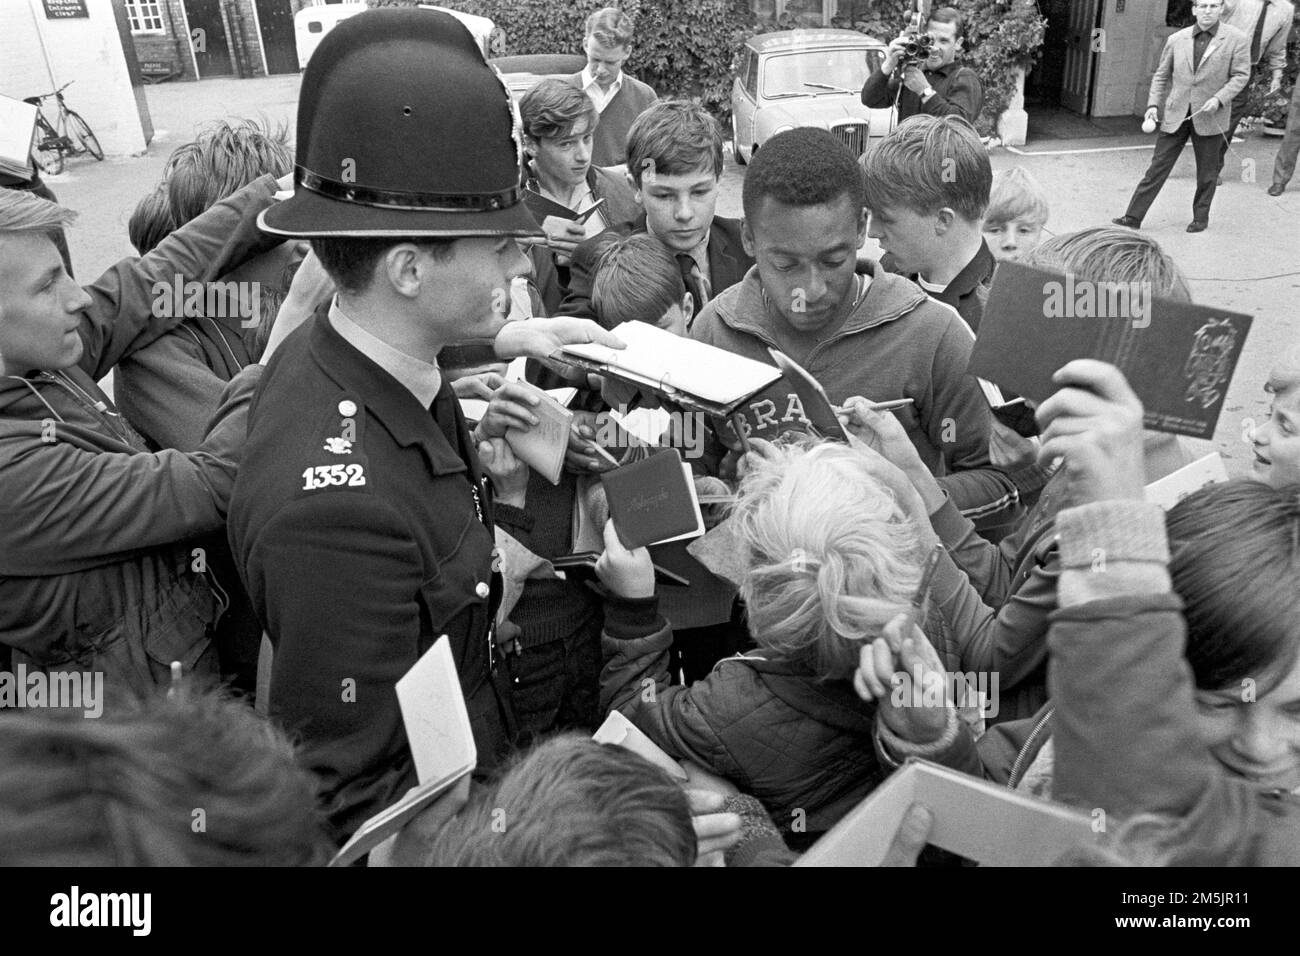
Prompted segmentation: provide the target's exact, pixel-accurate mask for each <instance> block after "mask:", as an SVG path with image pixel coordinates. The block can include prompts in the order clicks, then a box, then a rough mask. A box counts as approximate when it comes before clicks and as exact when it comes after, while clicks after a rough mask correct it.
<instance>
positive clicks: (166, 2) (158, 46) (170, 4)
mask: <svg viewBox="0 0 1300 956" xmlns="http://www.w3.org/2000/svg"><path fill="white" fill-rule="evenodd" d="M162 10H163V16H164V18H165V21H166V30H167V32H166V34H158V33H134V34H132V35H131V42H132V43H133V44H134V45H135V56H136V61H137V62H140V63H147V62H150V61H153V62H165V63H174V64H175V65H176V66H177V67H179V68H180V71H181V73H180V76H178V77H175V79H182V80H193V79H197V76H195V73H194V58H193V57H191V56H190V51H189V38H188V37H187V36H186V33H185V19H184V17H183V15H182V11H181V0H163V3H162Z"/></svg>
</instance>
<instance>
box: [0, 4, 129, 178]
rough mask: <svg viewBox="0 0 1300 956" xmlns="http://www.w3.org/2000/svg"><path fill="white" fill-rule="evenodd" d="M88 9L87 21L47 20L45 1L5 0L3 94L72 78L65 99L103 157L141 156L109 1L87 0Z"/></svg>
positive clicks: (0, 10)
mask: <svg viewBox="0 0 1300 956" xmlns="http://www.w3.org/2000/svg"><path fill="white" fill-rule="evenodd" d="M86 7H87V9H88V11H89V12H90V16H89V17H88V18H86V19H75V20H47V19H45V8H44V6H42V4H41V0H0V93H4V94H5V95H6V96H13V97H17V98H18V99H22V98H23V97H26V96H35V95H37V94H40V93H48V92H50V91H51V90H53V89H55V88H57V87H59V86H62V85H63V84H64V83H66V82H68V81H69V80H75V81H76V82H75V83H73V85H72V86H71V87H70V88H69V89H68V90H66V91H65V92H64V96H65V97H66V98H67V101H68V105H69V106H70V107H72V109H74V110H76V111H77V112H78V113H80V114H81V115H82V117H84V118H85V120H86V122H87V123H89V124H90V128H91V129H92V130H94V131H95V135H96V136H97V137H98V138H99V143H100V145H101V146H102V147H103V149H104V152H105V153H106V154H107V155H110V156H113V155H116V156H125V155H130V154H133V153H140V152H143V151H144V149H145V145H146V144H145V134H144V129H143V128H142V125H141V123H140V113H139V111H138V109H137V107H136V100H135V94H134V92H133V91H132V89H131V79H130V76H129V75H128V73H127V68H126V56H125V54H124V53H123V52H122V43H121V40H120V39H119V37H118V33H117V25H116V23H115V21H114V19H113V7H112V4H111V3H110V0H86ZM47 108H48V107H47Z"/></svg>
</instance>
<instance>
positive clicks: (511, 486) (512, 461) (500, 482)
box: [478, 438, 528, 508]
mask: <svg viewBox="0 0 1300 956" xmlns="http://www.w3.org/2000/svg"><path fill="white" fill-rule="evenodd" d="M478 460H479V461H480V462H481V463H482V465H483V469H484V470H485V471H486V472H487V473H488V475H489V476H490V477H491V478H492V487H493V488H494V489H496V493H497V500H498V501H500V502H502V503H503V504H507V505H512V506H513V507H515V508H522V507H524V503H525V501H526V500H527V492H528V466H527V465H525V464H524V463H523V462H522V461H520V460H519V459H518V458H517V457H516V456H515V453H514V452H513V451H512V450H511V448H510V446H509V445H508V444H507V443H506V440H505V439H504V438H489V439H488V440H487V441H481V442H479V445H478Z"/></svg>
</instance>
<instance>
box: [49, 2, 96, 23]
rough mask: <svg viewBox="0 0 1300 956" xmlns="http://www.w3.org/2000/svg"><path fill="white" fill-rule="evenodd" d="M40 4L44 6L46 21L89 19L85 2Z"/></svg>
mask: <svg viewBox="0 0 1300 956" xmlns="http://www.w3.org/2000/svg"><path fill="white" fill-rule="evenodd" d="M41 3H43V4H44V5H45V19H46V20H72V19H76V18H78V17H80V18H84V19H89V18H90V11H89V10H87V9H86V0H41Z"/></svg>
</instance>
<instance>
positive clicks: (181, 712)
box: [0, 688, 333, 867]
mask: <svg viewBox="0 0 1300 956" xmlns="http://www.w3.org/2000/svg"><path fill="white" fill-rule="evenodd" d="M316 790H317V786H316V782H315V780H314V779H313V778H312V776H311V774H310V773H308V772H307V771H306V770H304V769H302V768H301V767H300V766H298V765H297V764H296V763H295V761H294V754H293V748H292V747H291V746H290V744H289V742H288V740H287V738H286V737H285V736H284V735H283V733H281V732H280V731H279V730H278V729H276V728H275V727H274V726H273V725H272V724H270V723H268V722H267V721H265V720H263V719H262V718H261V717H259V716H258V715H257V714H256V713H254V712H253V710H252V708H251V707H249V706H248V705H247V704H246V703H243V702H241V701H237V700H233V699H231V698H230V697H228V696H225V695H223V694H221V693H219V692H208V691H203V692H200V691H198V690H197V689H195V688H182V689H181V692H180V693H178V694H177V695H176V696H175V697H174V698H171V699H169V698H168V697H166V696H164V695H162V694H157V695H154V696H151V697H149V698H147V699H145V700H142V701H132V702H126V701H120V700H119V701H114V702H113V704H112V706H109V707H106V708H105V709H104V712H103V714H102V715H101V716H100V717H98V718H96V719H86V718H85V717H84V716H82V714H81V713H80V712H78V711H74V712H68V711H48V710H47V711H26V712H16V713H11V714H6V715H5V716H4V717H3V718H0V866H35V865H40V866H78V867H80V866H309V865H321V864H323V863H325V862H326V861H327V860H328V859H329V856H330V854H331V852H332V849H333V848H332V845H331V843H330V841H329V838H328V836H327V835H326V831H325V829H324V824H323V820H322V817H321V815H320V814H319V813H318V811H317V807H316V798H317V792H316Z"/></svg>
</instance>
